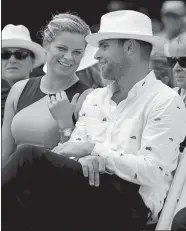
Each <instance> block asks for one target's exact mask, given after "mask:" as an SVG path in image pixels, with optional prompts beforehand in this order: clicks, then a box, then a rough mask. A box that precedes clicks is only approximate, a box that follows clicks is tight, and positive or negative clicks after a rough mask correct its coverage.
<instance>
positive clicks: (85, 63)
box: [43, 44, 98, 73]
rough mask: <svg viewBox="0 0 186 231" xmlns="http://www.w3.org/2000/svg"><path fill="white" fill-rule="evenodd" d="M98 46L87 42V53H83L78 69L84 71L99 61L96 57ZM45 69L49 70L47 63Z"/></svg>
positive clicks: (45, 70)
mask: <svg viewBox="0 0 186 231" xmlns="http://www.w3.org/2000/svg"><path fill="white" fill-rule="evenodd" d="M97 50H98V48H97V47H93V46H91V45H89V44H87V47H86V49H85V53H84V55H83V58H82V59H81V62H80V64H79V67H78V69H77V70H76V72H77V71H82V70H84V69H86V68H88V67H91V66H93V65H94V64H96V63H98V60H96V59H94V55H95V54H96V52H97ZM43 71H44V72H45V73H46V72H47V65H46V64H45V65H44V67H43Z"/></svg>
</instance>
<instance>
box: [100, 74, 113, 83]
mask: <svg viewBox="0 0 186 231" xmlns="http://www.w3.org/2000/svg"><path fill="white" fill-rule="evenodd" d="M102 77H103V78H104V79H105V80H109V81H113V80H115V79H114V78H113V76H111V75H109V74H107V73H102Z"/></svg>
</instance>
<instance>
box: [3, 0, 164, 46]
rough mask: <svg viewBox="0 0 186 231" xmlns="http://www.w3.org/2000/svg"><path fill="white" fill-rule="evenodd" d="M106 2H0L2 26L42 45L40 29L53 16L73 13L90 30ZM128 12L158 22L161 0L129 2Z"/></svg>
mask: <svg viewBox="0 0 186 231" xmlns="http://www.w3.org/2000/svg"><path fill="white" fill-rule="evenodd" d="M109 2H110V1H109V0H92V1H90V0H84V1H83V0H61V1H60V0H45V1H44V0H2V1H1V9H2V10H1V11H2V18H1V24H2V25H1V26H2V29H3V27H4V26H5V25H7V24H15V25H17V24H23V25H25V26H26V27H27V28H28V29H29V30H30V33H31V37H32V39H33V40H34V41H35V42H38V43H41V35H40V33H39V31H40V29H41V28H42V27H44V26H45V25H46V24H47V22H49V21H50V19H51V16H52V14H56V13H64V12H66V11H70V12H76V13H78V15H79V16H80V17H81V18H83V19H84V20H85V21H86V22H87V23H88V24H89V25H90V26H92V25H94V24H99V22H100V17H101V15H103V14H105V13H107V12H108V9H107V5H108V3H109ZM124 2H128V3H129V5H130V9H133V10H138V9H139V7H146V8H147V9H148V11H149V16H150V17H151V18H155V19H160V8H161V5H162V2H163V0H138V1H137V0H131V1H124Z"/></svg>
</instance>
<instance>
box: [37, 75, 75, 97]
mask: <svg viewBox="0 0 186 231" xmlns="http://www.w3.org/2000/svg"><path fill="white" fill-rule="evenodd" d="M78 80H79V79H78V77H77V75H76V74H75V73H74V74H73V75H72V76H60V77H54V75H52V74H49V73H47V74H46V75H44V76H43V77H42V79H41V85H40V89H41V91H42V92H43V93H45V94H55V93H57V92H60V91H64V90H66V89H68V88H69V87H71V86H72V85H74V84H75V83H76V82H77V81H78Z"/></svg>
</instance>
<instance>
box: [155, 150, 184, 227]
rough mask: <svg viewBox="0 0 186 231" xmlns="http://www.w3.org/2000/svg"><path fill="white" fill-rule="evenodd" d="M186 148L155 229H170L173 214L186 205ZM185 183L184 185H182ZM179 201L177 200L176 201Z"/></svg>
mask: <svg viewBox="0 0 186 231" xmlns="http://www.w3.org/2000/svg"><path fill="white" fill-rule="evenodd" d="M185 166H186V149H185V151H184V153H183V154H182V155H181V158H180V162H179V165H178V168H177V170H176V173H175V176H174V180H173V182H172V184H171V188H170V190H169V193H168V196H167V199H166V202H165V205H164V207H163V211H162V213H161V216H160V218H159V221H158V224H157V226H156V230H170V228H171V224H172V220H173V218H174V215H175V214H176V213H177V211H179V210H180V209H181V208H183V207H184V206H186V171H185ZM184 185H185V186H184ZM178 201H179V202H178Z"/></svg>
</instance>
